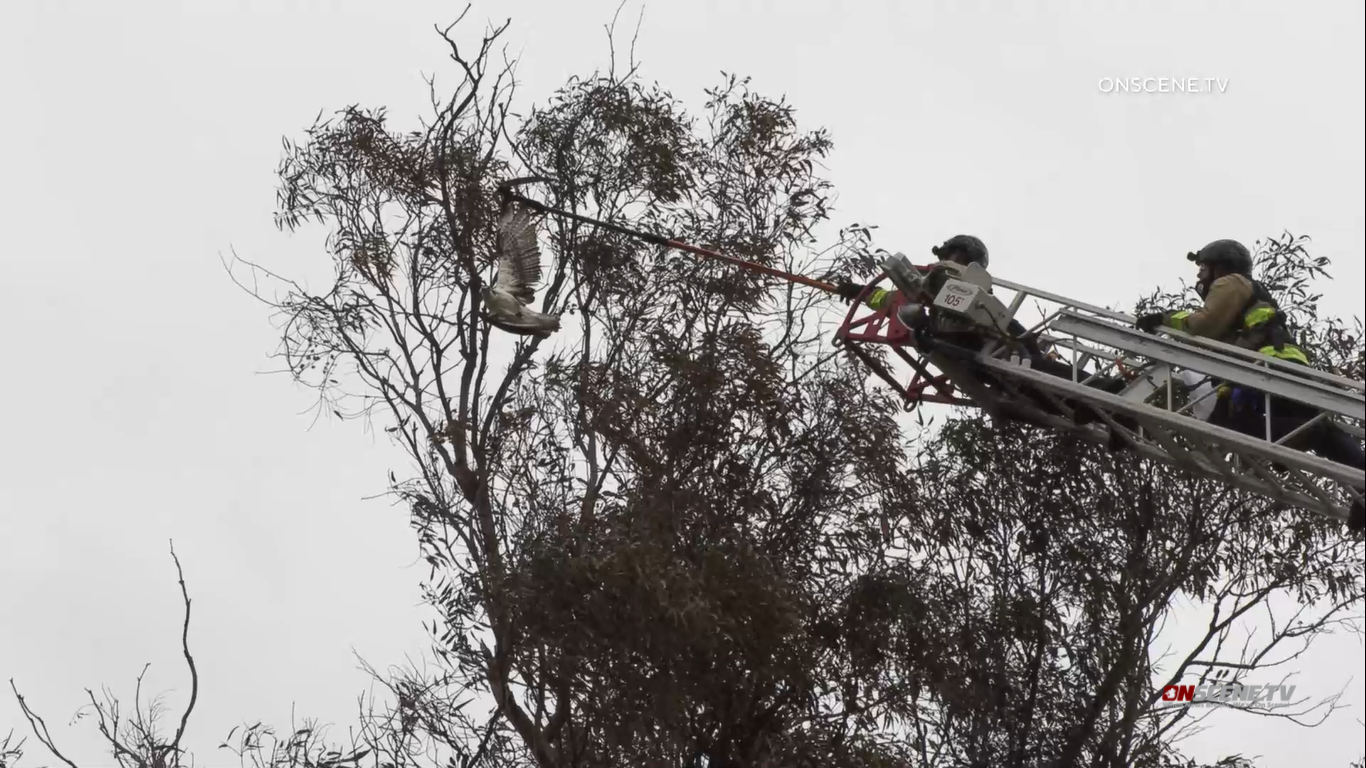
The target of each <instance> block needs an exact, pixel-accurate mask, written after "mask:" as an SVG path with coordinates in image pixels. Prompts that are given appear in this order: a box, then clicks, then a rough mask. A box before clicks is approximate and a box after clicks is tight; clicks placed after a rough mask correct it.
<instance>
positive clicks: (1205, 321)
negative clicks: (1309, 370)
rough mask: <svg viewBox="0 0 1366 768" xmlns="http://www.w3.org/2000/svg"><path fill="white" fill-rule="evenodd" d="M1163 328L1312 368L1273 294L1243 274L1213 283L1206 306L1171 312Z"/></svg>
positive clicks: (1163, 320)
mask: <svg viewBox="0 0 1366 768" xmlns="http://www.w3.org/2000/svg"><path fill="white" fill-rule="evenodd" d="M1162 323H1163V325H1166V326H1168V327H1170V328H1175V329H1177V330H1179V331H1185V332H1186V333H1189V334H1192V335H1195V336H1204V337H1206V338H1211V339H1215V340H1217V341H1222V342H1226V343H1229V344H1234V345H1236V346H1239V347H1242V348H1244V349H1253V350H1256V351H1258V352H1260V353H1262V354H1264V355H1270V356H1271V357H1277V358H1280V359H1282V360H1289V361H1292V362H1296V363H1302V364H1304V365H1309V358H1308V357H1306V356H1305V354H1304V351H1303V350H1301V349H1300V348H1299V347H1297V346H1295V344H1294V343H1293V339H1292V338H1291V336H1290V332H1289V331H1288V330H1287V329H1286V327H1285V315H1284V313H1282V312H1281V311H1280V308H1279V307H1277V306H1276V301H1275V299H1273V298H1272V297H1271V294H1270V293H1269V292H1267V290H1266V289H1265V288H1263V287H1261V286H1260V285H1257V284H1256V283H1254V282H1253V281H1252V280H1250V279H1249V278H1247V277H1246V276H1244V275H1224V276H1223V277H1221V278H1219V279H1218V280H1215V281H1214V282H1213V283H1212V284H1210V287H1209V292H1208V293H1206V294H1205V306H1204V307H1202V308H1200V309H1196V310H1181V311H1179V312H1168V313H1167V314H1166V315H1164V316H1163V318H1162Z"/></svg>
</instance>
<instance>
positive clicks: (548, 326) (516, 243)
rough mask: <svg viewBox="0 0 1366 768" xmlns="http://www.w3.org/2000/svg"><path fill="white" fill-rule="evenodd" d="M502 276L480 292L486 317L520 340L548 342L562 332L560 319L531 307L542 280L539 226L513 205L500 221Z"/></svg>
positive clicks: (499, 272)
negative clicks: (533, 337) (536, 339)
mask: <svg viewBox="0 0 1366 768" xmlns="http://www.w3.org/2000/svg"><path fill="white" fill-rule="evenodd" d="M498 250H499V258H498V276H497V277H496V278H495V279H494V281H493V285H492V286H485V287H484V288H483V289H482V290H481V291H480V296H481V297H482V298H483V300H484V306H485V307H486V310H487V311H486V312H484V314H483V317H484V319H485V320H487V321H488V322H489V324H490V325H492V326H494V327H495V328H501V329H502V330H504V331H507V332H508V333H513V334H517V335H519V336H536V337H539V338H545V337H547V336H549V335H550V334H552V333H554V332H555V331H558V330H559V329H560V317H559V315H548V314H545V313H543V312H537V311H536V310H534V309H532V308H531V307H530V306H529V305H530V304H531V302H532V301H534V300H535V299H536V290H535V285H536V283H537V282H539V281H540V279H541V249H540V246H539V245H538V244H537V242H536V222H535V220H534V219H533V218H532V214H531V212H530V211H528V210H527V209H526V208H524V207H522V206H518V205H513V204H511V203H509V204H508V205H507V206H506V207H505V208H504V210H503V214H502V216H501V217H499V220H498Z"/></svg>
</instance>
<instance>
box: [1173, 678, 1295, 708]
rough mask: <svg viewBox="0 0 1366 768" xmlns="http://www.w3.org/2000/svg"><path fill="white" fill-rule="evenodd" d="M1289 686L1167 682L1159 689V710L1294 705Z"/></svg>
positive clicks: (1291, 687)
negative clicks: (1169, 683) (1178, 683)
mask: <svg viewBox="0 0 1366 768" xmlns="http://www.w3.org/2000/svg"><path fill="white" fill-rule="evenodd" d="M1294 695H1295V686H1293V685H1244V684H1242V683H1199V684H1192V685H1168V686H1165V687H1164V688H1163V689H1162V701H1164V702H1166V704H1164V705H1160V708H1161V709H1172V708H1176V707H1199V706H1206V707H1210V706H1220V707H1238V708H1241V709H1276V708H1278V707H1289V706H1292V705H1294V703H1295V702H1293V701H1292V700H1291V699H1292V697H1294Z"/></svg>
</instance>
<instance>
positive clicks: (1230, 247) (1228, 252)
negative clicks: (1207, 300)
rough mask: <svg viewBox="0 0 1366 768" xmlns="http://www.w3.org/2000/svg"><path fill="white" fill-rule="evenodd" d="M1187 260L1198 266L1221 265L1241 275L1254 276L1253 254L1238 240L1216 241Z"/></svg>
mask: <svg viewBox="0 0 1366 768" xmlns="http://www.w3.org/2000/svg"><path fill="white" fill-rule="evenodd" d="M1186 258H1187V259H1189V260H1191V261H1193V262H1195V263H1196V264H1209V265H1211V266H1213V265H1219V266H1222V267H1224V268H1225V269H1227V270H1228V271H1230V272H1233V273H1234V274H1239V275H1249V276H1251V274H1252V254H1251V253H1250V252H1249V251H1248V250H1247V247H1246V246H1244V245H1243V244H1242V243H1240V242H1238V241H1237V240H1215V241H1214V242H1212V243H1210V244H1209V245H1207V246H1205V247H1204V248H1201V249H1200V250H1198V251H1196V252H1194V253H1188V254H1186Z"/></svg>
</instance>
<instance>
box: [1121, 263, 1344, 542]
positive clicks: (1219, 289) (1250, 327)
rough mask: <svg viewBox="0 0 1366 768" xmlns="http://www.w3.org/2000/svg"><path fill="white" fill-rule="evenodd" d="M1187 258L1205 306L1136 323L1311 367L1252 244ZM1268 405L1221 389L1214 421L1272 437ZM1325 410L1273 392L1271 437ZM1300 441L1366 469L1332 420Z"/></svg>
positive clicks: (1241, 390)
mask: <svg viewBox="0 0 1366 768" xmlns="http://www.w3.org/2000/svg"><path fill="white" fill-rule="evenodd" d="M1186 258H1187V259H1188V260H1190V261H1192V262H1194V263H1195V264H1196V265H1197V267H1198V269H1199V272H1198V274H1197V278H1196V284H1195V292H1196V294H1197V295H1199V296H1200V298H1201V299H1202V300H1203V301H1204V306H1202V307H1201V308H1199V309H1194V310H1180V311H1176V312H1154V313H1151V314H1146V315H1143V316H1141V317H1139V318H1138V320H1137V322H1136V323H1135V325H1136V326H1137V327H1138V328H1139V329H1140V330H1143V331H1145V332H1148V333H1153V332H1155V331H1156V330H1157V329H1159V328H1164V327H1165V328H1174V329H1176V330H1179V331H1185V332H1186V333H1189V334H1192V335H1194V336H1204V337H1206V338H1210V339H1215V340H1217V341H1222V342H1225V343H1228V344H1233V345H1234V346H1237V347H1241V348H1243V349H1249V350H1253V351H1256V352H1260V353H1261V354H1264V355H1269V356H1271V357H1275V358H1278V359H1281V360H1286V361H1289V362H1292V363H1295V364H1297V365H1304V366H1308V365H1309V357H1308V356H1307V355H1306V354H1305V353H1304V350H1302V349H1300V347H1299V346H1297V345H1296V344H1295V337H1294V335H1293V334H1292V333H1291V331H1290V328H1289V327H1288V326H1287V325H1286V318H1285V313H1284V312H1282V311H1281V309H1280V307H1279V306H1278V305H1277V303H1276V299H1275V297H1273V296H1272V295H1271V292H1270V291H1268V290H1267V288H1266V286H1264V285H1262V284H1261V283H1260V282H1258V281H1257V280H1254V279H1253V277H1252V254H1251V253H1250V252H1249V251H1248V249H1247V247H1246V246H1244V245H1243V244H1242V243H1240V242H1238V241H1236V240H1215V241H1214V242H1212V243H1210V244H1208V245H1206V246H1205V247H1204V248H1201V249H1200V250H1198V251H1195V252H1193V253H1188V254H1186ZM1265 405H1266V397H1265V395H1264V394H1263V393H1261V392H1259V391H1256V390H1252V389H1249V388H1247V387H1240V386H1237V385H1228V384H1225V385H1223V386H1221V387H1220V388H1219V399H1218V401H1217V402H1216V403H1215V406H1214V410H1213V412H1212V413H1211V414H1210V416H1209V422H1210V423H1211V424H1215V425H1218V426H1222V427H1227V428H1229V429H1233V430H1235V431H1238V432H1241V433H1243V434H1246V435H1250V436H1253V437H1264V436H1265V434H1266V418H1265V416H1266V414H1265V410H1264V408H1265ZM1318 413H1319V412H1318V409H1316V408H1314V407H1312V406H1307V405H1304V404H1303V403H1297V402H1294V401H1290V400H1284V399H1282V398H1279V397H1274V396H1273V397H1272V398H1271V439H1272V440H1280V439H1281V438H1282V437H1284V436H1285V435H1287V434H1289V433H1290V432H1292V431H1294V430H1295V429H1296V428H1298V427H1300V426H1301V425H1303V424H1305V423H1306V422H1308V421H1309V420H1311V419H1313V418H1314V417H1315V416H1317V415H1318ZM1292 442H1293V443H1296V444H1299V445H1302V446H1303V447H1305V448H1307V449H1308V450H1311V451H1313V452H1314V453H1317V454H1319V455H1321V456H1323V457H1324V458H1326V459H1328V460H1330V461H1336V462H1338V463H1340V464H1346V465H1348V466H1354V467H1358V468H1366V454H1363V452H1362V449H1361V446H1360V445H1358V444H1357V442H1356V440H1355V439H1354V438H1353V437H1352V436H1351V435H1349V434H1347V433H1346V432H1343V431H1342V430H1340V429H1337V428H1336V427H1334V426H1333V425H1331V424H1328V423H1326V422H1324V421H1320V422H1318V423H1317V424H1315V425H1314V426H1312V427H1309V428H1308V429H1306V430H1304V431H1303V432H1301V433H1300V434H1299V435H1298V436H1297V437H1296V438H1295V439H1294V440H1293V441H1292ZM1348 525H1349V527H1350V528H1352V529H1353V530H1360V529H1361V528H1362V527H1363V509H1362V503H1361V502H1359V501H1358V502H1356V503H1355V504H1354V505H1353V506H1352V512H1351V519H1350V520H1349V522H1348Z"/></svg>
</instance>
